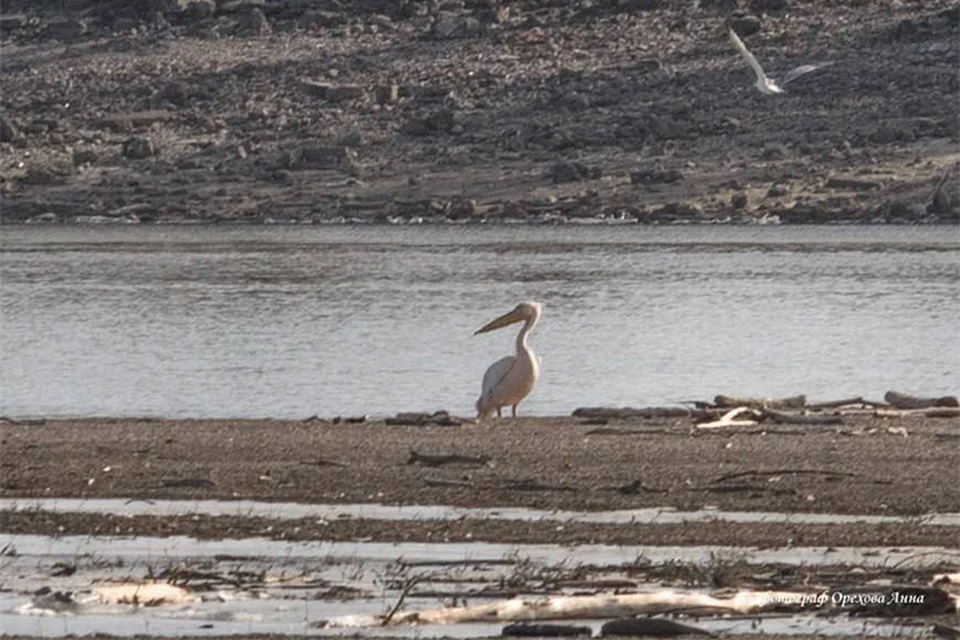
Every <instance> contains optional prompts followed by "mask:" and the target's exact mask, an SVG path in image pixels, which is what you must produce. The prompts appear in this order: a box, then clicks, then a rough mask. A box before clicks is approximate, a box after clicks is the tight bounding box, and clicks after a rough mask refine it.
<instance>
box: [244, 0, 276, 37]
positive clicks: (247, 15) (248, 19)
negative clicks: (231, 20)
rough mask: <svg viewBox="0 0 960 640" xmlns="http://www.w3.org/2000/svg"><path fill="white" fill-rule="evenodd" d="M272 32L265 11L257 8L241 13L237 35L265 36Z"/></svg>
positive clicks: (250, 8)
mask: <svg viewBox="0 0 960 640" xmlns="http://www.w3.org/2000/svg"><path fill="white" fill-rule="evenodd" d="M272 31H273V29H272V28H271V27H270V23H269V22H268V21H267V16H265V15H263V11H261V10H260V9H258V8H257V7H249V8H247V9H246V10H244V11H242V12H241V13H240V17H239V19H238V22H237V29H236V31H235V33H236V34H238V35H245V36H265V35H267V34H268V33H270V32H272Z"/></svg>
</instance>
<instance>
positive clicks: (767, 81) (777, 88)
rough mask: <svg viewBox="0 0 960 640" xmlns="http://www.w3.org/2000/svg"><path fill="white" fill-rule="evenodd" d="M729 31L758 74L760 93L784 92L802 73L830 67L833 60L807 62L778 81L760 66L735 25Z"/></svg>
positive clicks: (738, 49) (757, 84)
mask: <svg viewBox="0 0 960 640" xmlns="http://www.w3.org/2000/svg"><path fill="white" fill-rule="evenodd" d="M727 33H729V34H730V41H731V42H732V43H733V46H735V47H736V48H737V51H739V52H740V55H742V56H743V59H744V60H746V61H747V64H749V65H750V66H751V67H752V68H753V72H754V73H755V74H757V82H756V84H755V85H754V86H755V87H756V88H757V89H758V90H759V91H760V93H763V94H766V95H768V96H771V95H774V94H777V93H784V90H783V87H784V86H786V84H787V83H788V82H792V81H794V80H796V79H797V78H799V77H800V76H802V75H806V74H808V73H810V72H811V71H816V70H817V69H822V68H823V67H829V66H830V65H831V64H833V63H832V62H826V63H823V64H805V65H802V66H799V67H797V68H796V69H793V70H791V71H788V72H787V74H786V75H785V76H783V79H782V80H780V82H779V83H778V82H777V81H775V80H773V78H768V77H767V74H766V73H764V72H763V67H761V66H760V63H759V62H757V59H756V58H754V57H753V54H752V53H750V52H749V51H748V50H747V45H745V44H743V40H741V39H740V36H738V35H737V32H736V31H734V30H733V27H730V26H728V27H727Z"/></svg>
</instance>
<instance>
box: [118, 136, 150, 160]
mask: <svg viewBox="0 0 960 640" xmlns="http://www.w3.org/2000/svg"><path fill="white" fill-rule="evenodd" d="M156 153H157V150H156V148H155V147H154V146H153V141H152V140H150V138H144V137H139V136H137V137H133V138H129V139H128V140H127V141H126V142H124V143H123V156H124V157H125V158H130V159H131V160H143V159H145V158H149V157H150V156H153V155H156Z"/></svg>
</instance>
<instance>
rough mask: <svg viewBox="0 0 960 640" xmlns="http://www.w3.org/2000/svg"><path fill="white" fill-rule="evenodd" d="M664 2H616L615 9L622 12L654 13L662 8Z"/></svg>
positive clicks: (656, 0)
mask: <svg viewBox="0 0 960 640" xmlns="http://www.w3.org/2000/svg"><path fill="white" fill-rule="evenodd" d="M663 5H664V0H617V9H618V10H619V11H624V12H628V13H629V12H633V11H656V10H657V9H660V8H662V7H663Z"/></svg>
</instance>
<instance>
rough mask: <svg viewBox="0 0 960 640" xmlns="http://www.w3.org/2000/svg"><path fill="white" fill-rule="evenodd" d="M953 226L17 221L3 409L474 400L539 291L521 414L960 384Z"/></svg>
mask: <svg viewBox="0 0 960 640" xmlns="http://www.w3.org/2000/svg"><path fill="white" fill-rule="evenodd" d="M958 282H960V233H958V231H957V229H956V228H953V227H922V228H921V227H898V228H854V227H843V228H836V227H813V228H812V227H802V228H787V227H772V228H771V227H763V228H731V227H723V228H708V227H692V228H691V227H687V228H650V227H641V226H627V227H528V226H499V227H474V226H471V227H454V226H428V227H415V228H414V227H384V226H376V227H373V226H369V227H368V226H363V227H272V228H264V227H257V228H229V229H224V228H216V227H196V228H194V227H135V228H122V229H103V228H73V227H57V228H36V227H6V228H3V229H2V230H0V304H2V319H0V353H2V357H0V414H3V415H8V416H25V415H45V416H60V415H110V416H142V415H152V416H170V417H184V416H193V417H265V416H276V417H306V416H310V415H313V414H319V415H324V416H331V415H337V414H344V415H346V414H363V413H370V414H387V413H393V412H396V411H406V410H436V409H448V410H450V411H453V412H457V413H465V414H468V413H471V412H472V411H473V403H474V401H475V400H476V397H477V395H478V393H479V386H480V378H481V377H482V375H483V372H484V370H485V369H486V367H487V366H488V365H489V364H490V363H492V362H493V361H494V360H496V359H497V358H499V357H501V356H503V355H506V354H508V353H512V351H513V348H514V346H513V340H514V336H515V333H516V331H515V328H514V327H510V328H508V329H504V330H502V331H498V332H494V333H491V334H484V335H482V336H473V335H472V334H473V331H474V330H475V329H477V328H478V327H480V326H481V325H483V324H484V323H486V322H487V321H489V320H491V319H493V318H494V317H496V316H498V315H500V314H501V313H503V312H506V311H508V310H509V309H511V308H512V307H513V306H514V305H515V304H516V303H517V302H520V301H522V300H527V299H533V300H539V301H541V302H543V303H544V305H545V313H544V318H543V320H542V321H541V324H540V325H539V326H538V327H537V329H536V330H535V332H534V334H533V336H532V340H531V342H532V345H533V347H534V349H535V350H536V351H537V353H538V354H539V355H540V356H541V357H542V359H543V369H544V371H543V376H542V378H541V381H540V384H539V386H538V387H537V389H536V390H535V391H534V393H533V395H532V396H531V397H530V398H529V399H528V400H527V402H526V403H525V404H524V405H523V406H522V407H521V409H522V410H525V411H526V412H527V413H531V414H562V413H567V412H569V411H570V410H572V409H574V408H576V407H578V406H584V405H632V406H643V405H664V404H672V403H676V402H678V401H682V400H688V399H705V398H712V397H713V396H714V395H715V394H717V393H736V394H750V395H790V394H794V393H806V394H808V395H809V396H810V397H811V398H812V399H836V398H839V397H841V396H847V395H866V396H869V397H874V398H879V397H881V396H882V395H883V393H884V392H885V391H887V390H888V389H898V390H903V391H909V392H916V393H924V394H946V393H957V392H958V386H960V385H958V381H960V377H958V372H960V342H958V339H957V337H958V330H957V327H960V322H958V320H960V288H958V286H957V285H958Z"/></svg>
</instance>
